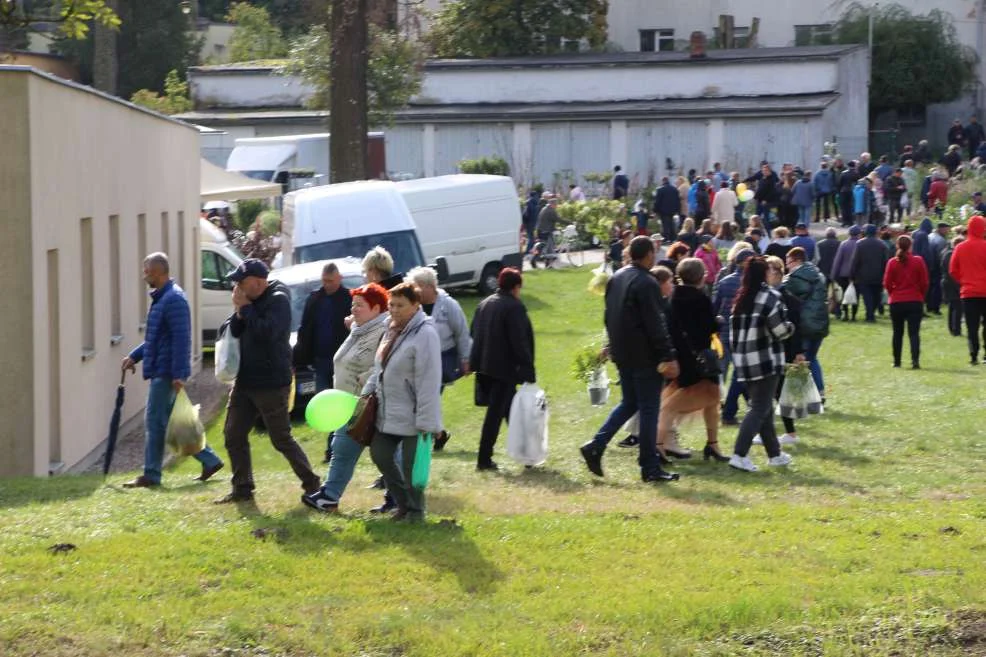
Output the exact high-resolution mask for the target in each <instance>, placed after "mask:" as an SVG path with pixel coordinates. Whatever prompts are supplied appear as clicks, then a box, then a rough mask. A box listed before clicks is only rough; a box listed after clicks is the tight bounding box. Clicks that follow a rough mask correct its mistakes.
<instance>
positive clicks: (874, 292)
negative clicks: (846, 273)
mask: <svg viewBox="0 0 986 657" xmlns="http://www.w3.org/2000/svg"><path fill="white" fill-rule="evenodd" d="M856 289H857V290H859V291H860V292H861V293H862V295H863V304H864V305H865V306H866V321H867V322H875V321H876V310H877V308H879V307H880V306H881V305H882V304H883V285H882V284H880V283H864V284H862V285H860V284H858V283H857V284H856Z"/></svg>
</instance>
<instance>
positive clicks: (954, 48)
mask: <svg viewBox="0 0 986 657" xmlns="http://www.w3.org/2000/svg"><path fill="white" fill-rule="evenodd" d="M871 12H872V13H873V66H872V80H871V83H870V111H871V112H872V113H873V114H877V113H879V112H882V111H886V110H891V109H900V108H907V107H924V106H927V105H930V104H933V103H947V102H951V101H954V100H957V99H958V98H960V97H961V96H962V94H963V93H965V92H967V91H968V90H969V89H970V88H971V87H972V86H973V85H974V84H975V83H976V81H977V75H976V61H977V58H976V54H975V52H974V51H973V50H972V49H971V48H969V47H967V46H965V45H963V44H962V43H961V42H960V41H959V38H958V35H957V33H956V30H955V25H954V24H953V22H952V18H951V16H950V15H949V14H947V13H946V12H944V11H942V10H940V9H933V10H931V11H930V12H928V13H927V14H926V15H915V14H912V13H911V12H910V11H908V10H907V9H905V8H903V7H901V6H900V5H898V4H891V5H887V6H880V7H876V8H871V7H867V6H863V5H861V4H859V3H858V2H854V3H852V4H851V5H849V6H848V7H847V8H846V10H845V12H844V13H843V14H842V16H841V17H840V18H839V21H838V22H837V23H836V25H835V41H836V43H867V42H868V38H869V21H870V13H871Z"/></svg>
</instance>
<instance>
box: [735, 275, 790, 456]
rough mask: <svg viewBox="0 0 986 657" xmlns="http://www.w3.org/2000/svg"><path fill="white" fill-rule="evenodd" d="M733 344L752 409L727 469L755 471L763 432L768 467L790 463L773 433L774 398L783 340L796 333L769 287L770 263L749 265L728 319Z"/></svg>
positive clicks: (773, 291)
mask: <svg viewBox="0 0 986 657" xmlns="http://www.w3.org/2000/svg"><path fill="white" fill-rule="evenodd" d="M729 321H730V327H729V329H730V330H729V346H730V351H731V352H732V357H733V366H734V367H735V368H736V378H737V380H739V381H741V382H744V383H745V384H746V390H747V394H748V395H749V406H750V408H749V411H748V412H747V414H746V417H744V418H743V422H742V424H740V430H739V434H738V435H737V436H736V446H735V447H734V449H733V456H732V458H730V459H729V465H730V466H732V467H734V468H737V469H739V470H745V471H747V472H756V470H757V466H756V465H754V464H753V461H751V460H750V458H749V452H750V445H752V444H753V437H754V436H755V435H756V434H757V433H758V432H759V434H760V436H761V438H762V439H763V444H764V447H765V448H766V450H767V456H768V457H769V459H770V460H769V461H768V463H769V465H775V466H780V465H788V464H789V463H790V462H791V457H790V456H789V455H788V454H785V453H784V452H782V451H781V446H780V444H779V443H778V442H777V433H776V432H775V431H774V418H773V414H774V394H775V393H776V392H777V384H778V382H779V381H780V375H781V373H782V372H783V368H784V340H786V339H787V338H789V337H790V336H791V334H792V333H793V332H794V325H793V324H791V322H790V321H788V319H787V309H786V308H785V307H784V302H783V301H782V300H781V295H780V293H779V292H777V291H776V290H774V289H772V288H771V287H770V286H769V285H768V284H767V261H766V260H765V259H764V258H762V257H760V256H755V257H752V258H750V259H748V260H747V261H746V266H745V268H744V270H743V283H742V284H741V285H740V289H739V292H738V293H737V294H736V301H735V303H734V304H733V313H732V316H731V317H730V320H729Z"/></svg>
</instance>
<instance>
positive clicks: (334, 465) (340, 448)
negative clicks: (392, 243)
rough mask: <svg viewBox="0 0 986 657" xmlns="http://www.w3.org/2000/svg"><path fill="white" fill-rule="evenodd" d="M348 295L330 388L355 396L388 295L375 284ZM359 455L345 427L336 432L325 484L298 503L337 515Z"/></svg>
mask: <svg viewBox="0 0 986 657" xmlns="http://www.w3.org/2000/svg"><path fill="white" fill-rule="evenodd" d="M349 294H350V295H351V296H352V298H353V310H352V312H353V324H352V327H351V329H350V332H349V336H348V337H347V338H346V340H345V342H343V343H342V345H341V346H340V347H339V350H338V351H336V353H335V356H334V357H333V359H332V363H333V366H334V372H335V374H334V376H333V379H332V387H333V388H335V389H336V390H345V391H346V392H351V393H353V394H354V395H358V394H360V391H361V390H362V389H363V386H364V385H366V382H367V380H368V379H369V378H370V374H371V373H372V372H373V363H374V360H376V354H377V349H378V348H379V347H380V340H381V339H382V338H383V335H384V331H385V330H386V328H387V326H386V321H387V317H388V315H387V312H386V310H387V303H388V302H389V300H390V295H389V294H387V290H385V289H384V288H383V287H382V286H381V285H378V284H377V283H370V284H369V285H364V286H362V287H359V288H356V289H355V290H352V291H351V292H350V293H349ZM362 453H363V446H362V445H360V444H359V443H358V442H356V441H355V440H353V439H352V438H351V437H350V436H349V433H348V432H347V430H346V426H345V425H344V426H343V427H342V428H340V429H337V430H336V432H335V436H334V437H333V438H332V458H331V459H330V460H329V473H328V474H327V475H326V476H325V483H324V484H323V485H322V488H321V489H319V490H317V491H316V492H314V493H312V494H310V495H302V496H301V501H302V502H303V503H304V504H306V505H308V506H310V507H312V508H313V509H317V510H318V511H324V512H326V513H332V512H334V511H337V510H338V509H339V500H340V499H341V498H342V494H343V493H345V492H346V486H348V485H349V482H350V481H351V480H352V478H353V472H354V471H355V470H356V463H357V461H359V457H360V455H361V454H362Z"/></svg>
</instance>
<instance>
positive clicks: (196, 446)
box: [164, 388, 205, 456]
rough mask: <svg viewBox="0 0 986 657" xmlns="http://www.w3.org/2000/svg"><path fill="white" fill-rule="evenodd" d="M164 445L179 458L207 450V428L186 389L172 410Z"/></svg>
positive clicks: (180, 393)
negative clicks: (203, 424)
mask: <svg viewBox="0 0 986 657" xmlns="http://www.w3.org/2000/svg"><path fill="white" fill-rule="evenodd" d="M164 444H166V445H167V446H168V447H170V448H171V450H172V451H173V452H174V453H175V454H177V455H178V456H192V455H193V454H198V453H199V452H201V451H202V450H203V449H205V427H204V426H202V421H201V420H200V419H199V407H198V405H194V406H193V405H192V400H190V399H189V398H188V393H187V392H185V389H184V388H182V389H181V390H179V391H178V396H177V397H175V405H174V406H173V407H172V408H171V417H170V418H168V429H167V431H166V432H165V434H164Z"/></svg>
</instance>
